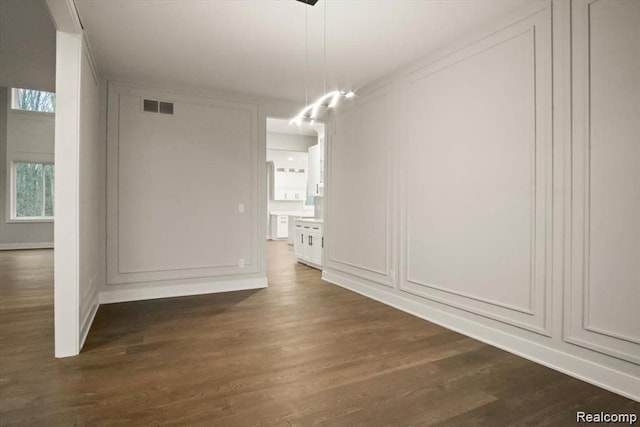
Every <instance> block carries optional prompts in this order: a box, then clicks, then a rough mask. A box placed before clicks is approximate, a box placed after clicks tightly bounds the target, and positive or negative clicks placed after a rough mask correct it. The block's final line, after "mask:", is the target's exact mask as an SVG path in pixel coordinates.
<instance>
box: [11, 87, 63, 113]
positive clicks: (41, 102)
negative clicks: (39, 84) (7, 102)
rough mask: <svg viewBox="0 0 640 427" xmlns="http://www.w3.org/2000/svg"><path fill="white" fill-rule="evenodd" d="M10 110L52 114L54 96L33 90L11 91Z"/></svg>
mask: <svg viewBox="0 0 640 427" xmlns="http://www.w3.org/2000/svg"><path fill="white" fill-rule="evenodd" d="M11 93H12V102H11V108H13V109H14V110H26V111H37V112H41V113H54V112H55V111H56V94H55V93H52V92H44V91H42V90H33V89H13V90H12V91H11Z"/></svg>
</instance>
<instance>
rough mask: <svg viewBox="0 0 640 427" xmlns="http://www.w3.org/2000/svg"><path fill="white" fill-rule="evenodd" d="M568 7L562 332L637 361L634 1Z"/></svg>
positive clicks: (638, 56) (639, 130)
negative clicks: (568, 153) (568, 163)
mask: <svg viewBox="0 0 640 427" xmlns="http://www.w3.org/2000/svg"><path fill="white" fill-rule="evenodd" d="M572 11H573V12H572V13H573V16H572V29H573V37H572V41H573V45H572V56H573V75H572V79H573V138H572V185H573V188H572V194H573V198H572V211H571V212H572V215H571V235H570V236H569V238H570V241H569V245H570V246H569V247H570V248H571V253H570V259H569V260H568V261H569V262H568V266H567V271H568V273H569V274H568V279H567V285H568V288H567V294H566V296H567V298H566V300H565V340H566V341H567V342H570V343H573V344H577V345H580V346H583V347H586V348H589V349H592V350H596V351H599V352H601V353H605V354H608V355H611V356H614V357H618V358H620V359H623V360H627V361H630V362H633V363H637V364H640V121H639V120H638V117H640V2H636V1H619V0H612V1H603V0H599V1H588V2H587V1H581V2H574V3H573V8H572Z"/></svg>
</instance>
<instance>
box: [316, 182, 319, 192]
mask: <svg viewBox="0 0 640 427" xmlns="http://www.w3.org/2000/svg"><path fill="white" fill-rule="evenodd" d="M318 185H319V184H316V194H318Z"/></svg>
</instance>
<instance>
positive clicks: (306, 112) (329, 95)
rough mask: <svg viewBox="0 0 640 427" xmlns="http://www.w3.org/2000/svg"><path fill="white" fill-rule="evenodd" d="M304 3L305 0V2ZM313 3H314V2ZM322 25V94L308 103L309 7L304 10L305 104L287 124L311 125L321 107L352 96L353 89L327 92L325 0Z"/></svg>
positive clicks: (331, 105)
mask: <svg viewBox="0 0 640 427" xmlns="http://www.w3.org/2000/svg"><path fill="white" fill-rule="evenodd" d="M305 3H306V2H305ZM314 4H315V3H314ZM322 26H323V42H322V47H323V61H322V91H323V92H324V95H322V96H321V97H320V98H318V99H317V100H316V101H315V102H314V103H312V104H309V100H308V97H309V88H308V84H307V75H308V72H307V71H308V67H309V9H306V10H305V104H307V105H306V107H304V108H303V109H302V110H301V111H300V112H299V113H298V114H297V115H296V116H295V117H294V118H292V119H291V121H290V122H289V124H295V125H298V126H300V125H301V124H302V122H309V124H311V125H313V124H314V123H315V121H316V119H317V118H318V114H319V113H320V109H321V108H326V109H331V108H335V107H337V105H338V102H339V101H340V99H341V98H342V97H344V98H353V97H354V96H355V93H354V92H353V91H348V92H345V91H341V90H334V91H331V92H327V89H326V85H327V0H324V18H323V22H322Z"/></svg>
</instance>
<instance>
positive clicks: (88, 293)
mask: <svg viewBox="0 0 640 427" xmlns="http://www.w3.org/2000/svg"><path fill="white" fill-rule="evenodd" d="M84 49H85V51H84V54H83V55H82V62H81V70H80V76H81V78H80V117H79V123H80V130H79V136H80V143H79V147H78V148H79V153H78V156H79V157H78V163H79V164H78V176H79V188H78V191H79V202H78V221H79V242H78V243H79V264H78V267H79V273H78V277H79V286H80V295H79V298H80V300H79V302H80V338H81V339H82V342H84V339H85V338H86V335H87V334H88V332H89V328H90V327H91V322H92V321H93V316H95V313H96V311H97V309H98V292H99V290H100V289H101V288H102V287H103V286H104V284H105V282H106V277H105V271H106V254H105V252H106V235H105V233H106V231H105V229H106V162H107V159H106V155H107V150H106V136H105V132H104V123H101V120H100V117H101V112H100V109H105V108H104V104H105V98H106V97H105V96H104V95H106V94H105V93H100V87H99V82H98V75H97V73H96V70H95V69H94V68H93V66H92V63H91V61H90V59H89V56H88V51H87V50H86V46H85V47H84ZM101 125H102V126H101Z"/></svg>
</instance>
